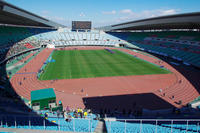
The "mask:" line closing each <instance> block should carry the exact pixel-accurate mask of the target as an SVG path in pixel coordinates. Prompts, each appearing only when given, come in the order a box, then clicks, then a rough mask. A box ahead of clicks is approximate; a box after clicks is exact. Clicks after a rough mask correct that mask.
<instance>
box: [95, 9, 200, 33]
mask: <svg viewBox="0 0 200 133" xmlns="http://www.w3.org/2000/svg"><path fill="white" fill-rule="evenodd" d="M98 29H103V30H105V31H112V30H162V29H166V30H167V29H200V12H194V13H185V14H177V15H169V16H161V17H154V18H148V19H142V20H137V21H130V22H125V23H120V24H115V25H111V26H105V27H100V28H98Z"/></svg>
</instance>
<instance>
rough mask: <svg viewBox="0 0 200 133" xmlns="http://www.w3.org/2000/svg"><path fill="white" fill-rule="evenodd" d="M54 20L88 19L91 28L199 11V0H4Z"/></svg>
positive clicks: (63, 22) (60, 21) (65, 23)
mask: <svg viewBox="0 0 200 133" xmlns="http://www.w3.org/2000/svg"><path fill="white" fill-rule="evenodd" d="M6 1H7V2H8V3H11V4H14V5H16V6H18V7H20V8H23V9H25V10H28V11H30V12H33V13H35V14H37V15H40V16H43V17H45V18H48V19H50V20H53V21H55V22H58V23H61V24H64V25H66V26H71V21H72V20H91V21H92V22H93V26H94V27H98V26H105V25H110V24H116V23H121V22H126V21H131V20H138V19H143V18H149V17H156V16H163V15H171V14H179V13H188V12H199V11H200V0H6Z"/></svg>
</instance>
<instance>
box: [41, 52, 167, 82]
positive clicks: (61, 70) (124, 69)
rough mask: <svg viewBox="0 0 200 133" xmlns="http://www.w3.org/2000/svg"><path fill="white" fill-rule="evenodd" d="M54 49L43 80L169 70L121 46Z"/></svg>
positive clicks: (163, 72)
mask: <svg viewBox="0 0 200 133" xmlns="http://www.w3.org/2000/svg"><path fill="white" fill-rule="evenodd" d="M113 51H114V52H115V53H113V54H112V53H109V52H108V51H106V50H60V51H55V52H54V53H53V55H52V59H54V60H55V62H51V63H49V64H47V66H46V67H45V69H44V72H43V73H42V74H41V76H40V80H53V79H74V78H94V77H109V76H127V75H149V74H167V73H170V71H167V70H165V69H161V68H160V67H158V66H156V65H153V64H151V63H148V62H146V61H143V60H141V59H138V58H136V57H133V56H131V55H129V54H125V53H123V52H121V51H119V50H113Z"/></svg>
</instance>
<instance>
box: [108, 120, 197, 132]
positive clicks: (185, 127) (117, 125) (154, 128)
mask: <svg viewBox="0 0 200 133" xmlns="http://www.w3.org/2000/svg"><path fill="white" fill-rule="evenodd" d="M199 123H200V119H106V120H105V124H106V129H107V132H108V133H119V132H120V133H135V132H137V133H199V132H200V130H199Z"/></svg>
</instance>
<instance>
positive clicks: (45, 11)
mask: <svg viewBox="0 0 200 133" xmlns="http://www.w3.org/2000/svg"><path fill="white" fill-rule="evenodd" d="M41 13H42V14H49V11H47V10H43V11H41Z"/></svg>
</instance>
